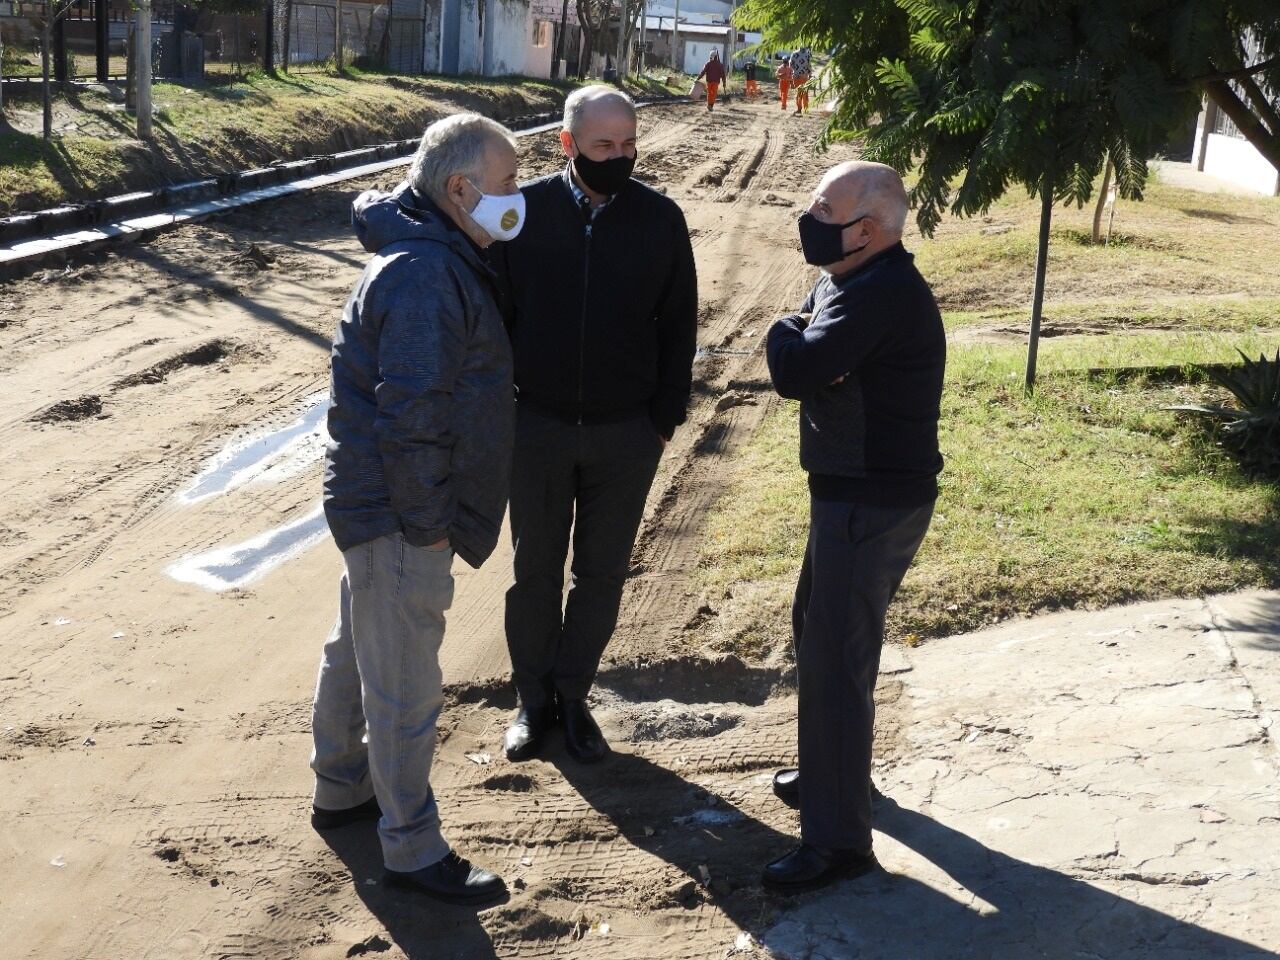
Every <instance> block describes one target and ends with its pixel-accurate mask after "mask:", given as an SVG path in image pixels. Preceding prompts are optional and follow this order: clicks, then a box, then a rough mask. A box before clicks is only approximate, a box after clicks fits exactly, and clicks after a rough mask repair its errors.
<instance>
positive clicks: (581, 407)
mask: <svg viewBox="0 0 1280 960" xmlns="http://www.w3.org/2000/svg"><path fill="white" fill-rule="evenodd" d="M521 189H522V191H523V193H524V195H525V201H526V204H527V208H528V212H527V222H526V223H525V226H524V229H523V230H521V231H520V235H519V236H518V237H516V238H515V239H514V240H512V241H511V242H510V243H503V244H498V245H497V246H498V247H499V248H500V249H499V251H498V257H497V267H498V270H499V274H500V276H501V277H502V280H503V281H504V286H505V291H504V292H505V295H504V301H505V303H504V312H505V315H506V321H507V327H508V330H509V331H510V334H511V345H512V349H513V351H514V353H515V381H516V390H517V393H518V397H519V402H520V403H521V404H524V405H526V406H529V407H534V408H536V409H538V410H540V411H542V412H543V413H546V414H549V415H551V416H553V417H556V418H557V419H561V420H565V421H567V422H570V423H609V422H615V421H621V420H627V419H630V418H632V417H644V416H648V417H649V419H650V420H652V422H653V425H654V428H655V429H656V430H657V431H658V432H659V433H661V434H662V435H663V436H664V437H667V438H668V439H670V437H671V435H672V433H673V432H674V431H675V429H676V427H677V426H679V425H680V424H682V423H684V419H685V412H686V408H687V407H688V405H689V394H690V390H691V386H692V369H693V355H694V349H695V347H696V345H697V335H698V283H697V277H696V275H695V271H694V262H693V249H692V247H691V246H690V243H689V228H688V227H687V226H685V221H684V214H683V213H681V212H680V208H679V207H678V206H676V204H675V201H673V200H671V199H669V198H667V197H665V196H663V195H662V194H660V193H658V192H657V191H655V190H653V189H651V188H650V187H647V186H645V185H644V184H643V183H640V182H639V181H638V180H631V181H629V182H628V183H627V184H626V186H624V187H623V188H622V189H621V190H620V191H619V192H618V193H617V194H616V195H614V197H613V199H612V200H610V201H609V203H608V205H607V206H605V207H604V208H603V209H601V210H600V211H599V213H598V214H597V215H596V216H595V218H594V219H590V218H589V217H588V216H587V215H586V214H585V213H584V211H583V209H582V208H581V207H579V205H578V203H577V202H576V201H575V200H574V197H573V192H572V190H571V189H570V187H569V184H568V181H567V179H566V176H565V174H564V173H563V172H561V173H554V174H551V175H550V176H546V177H542V178H541V179H538V180H534V181H533V182H532V183H528V184H526V185H525V186H524V187H522V188H521Z"/></svg>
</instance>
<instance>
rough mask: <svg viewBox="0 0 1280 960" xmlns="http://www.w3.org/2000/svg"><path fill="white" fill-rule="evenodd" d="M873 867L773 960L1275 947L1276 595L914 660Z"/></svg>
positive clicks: (1279, 697)
mask: <svg viewBox="0 0 1280 960" xmlns="http://www.w3.org/2000/svg"><path fill="white" fill-rule="evenodd" d="M884 670H885V672H888V673H890V674H892V675H893V676H894V679H898V680H902V681H903V682H904V683H905V684H906V694H905V697H904V701H903V702H904V711H903V715H902V721H903V724H904V740H903V750H902V752H901V754H900V755H898V756H895V757H894V758H893V759H892V760H891V761H886V762H882V763H878V767H879V769H878V770H877V772H876V780H877V783H878V785H879V786H880V787H881V789H882V790H883V792H884V793H885V794H886V795H887V797H888V798H889V799H888V800H887V801H886V802H884V803H883V804H881V805H880V806H879V808H878V809H877V813H876V828H877V831H878V833H877V837H876V849H877V853H878V855H879V857H880V860H881V862H882V863H883V864H884V867H885V872H884V873H881V874H878V875H874V876H871V877H866V878H862V879H859V880H853V881H848V882H846V883H843V884H840V885H839V886H837V887H835V888H833V889H831V890H829V891H826V892H824V893H821V894H816V895H813V896H810V897H808V898H806V899H803V900H797V901H794V903H793V904H792V905H791V906H789V908H788V909H786V910H784V911H783V913H782V914H781V915H780V917H779V919H778V922H777V923H775V924H774V925H773V926H772V927H771V928H770V929H769V930H768V931H767V932H766V933H765V935H764V937H763V938H762V940H763V948H764V952H766V953H768V954H770V955H772V956H774V957H777V958H780V960H853V958H858V960H864V958H866V960H871V958H877V960H880V958H882V960H890V958H892V960H907V958H910V960H934V958H936V960H943V958H946V960H961V958H1002V960H1006V958H1023V957H1028V958H1029V957H1045V958H1063V960H1066V958H1071V960H1077V958H1106V960H1112V958H1117V960H1136V958H1139V957H1142V958H1148V957H1159V958H1160V960H1183V958H1185V960H1192V958H1195V960H1205V958H1210V957H1212V958H1215V960H1244V958H1262V957H1277V956H1280V954H1278V953H1276V951H1277V950H1278V949H1280V910H1278V909H1277V907H1276V904H1277V902H1280V900H1278V897H1280V895H1278V894H1277V891H1280V782H1278V781H1277V776H1276V774H1277V769H1278V768H1280V749H1278V748H1277V739H1276V733H1277V732H1276V730H1275V726H1274V721H1275V719H1276V717H1277V715H1278V714H1280V593H1276V592H1253V593H1241V594H1234V595H1230V596H1223V597H1214V598H1210V599H1207V600H1177V601H1162V602H1157V603H1146V604H1139V605H1134V606H1127V607H1117V608H1112V609H1108V610H1103V611H1097V612H1069V613H1060V614H1054V615H1051V616H1047V617H1041V618H1037V619H1034V620H1025V621H1021V622H1016V623H1011V624H1007V625H1004V626H1000V627H996V628H993V629H990V630H986V631H983V632H980V633H975V634H970V635H967V636H962V637H954V638H951V639H947V640H943V641H937V642H934V643H931V644H928V645H926V646H924V647H919V648H916V649H912V650H902V649H901V648H894V649H887V650H886V657H885V663H884Z"/></svg>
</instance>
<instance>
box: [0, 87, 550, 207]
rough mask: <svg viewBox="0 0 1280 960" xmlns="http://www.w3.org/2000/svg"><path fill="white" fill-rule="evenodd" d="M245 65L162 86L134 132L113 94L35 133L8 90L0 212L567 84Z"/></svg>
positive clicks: (394, 133)
mask: <svg viewBox="0 0 1280 960" xmlns="http://www.w3.org/2000/svg"><path fill="white" fill-rule="evenodd" d="M299 81H300V82H293V81H292V79H291V78H289V77H281V78H267V77H260V76H253V77H250V78H248V79H246V80H243V81H237V82H236V83H233V84H224V85H221V86H219V85H210V86H209V87H207V88H190V89H189V88H182V87H172V88H170V85H165V87H164V88H162V89H161V90H160V92H159V93H158V94H157V96H158V100H157V106H156V117H155V136H154V138H153V139H152V140H150V141H141V140H138V139H135V138H134V137H133V135H132V134H133V131H132V121H131V119H130V118H128V117H126V116H125V115H124V113H123V112H122V104H121V103H120V102H119V101H120V99H121V97H122V93H121V91H120V90H118V89H116V88H114V87H113V88H109V89H108V90H107V91H106V92H101V91H96V92H95V91H93V90H86V91H79V92H77V94H76V95H75V97H74V99H69V100H66V101H63V100H62V99H56V100H55V104H54V107H55V110H54V119H55V124H54V126H55V137H54V139H53V140H52V141H45V140H43V139H41V138H40V127H41V106H40V100H39V98H38V97H35V96H32V95H23V96H20V97H8V98H7V100H8V102H7V103H6V105H5V107H6V109H5V121H6V124H7V127H6V126H5V125H0V216H8V215H10V214H13V213H19V212H25V211H33V210H40V209H44V208H48V207H52V206H57V205H58V204H61V203H67V202H84V201H88V200H93V199H97V198H100V197H104V196H110V195H113V194H120V193H127V192H130V191H134V190H149V189H155V188H157V187H160V186H164V185H166V184H172V183H179V182H183V181H187V180H195V179H202V178H206V177H215V176H218V175H221V174H225V173H229V172H233V171H237V170H245V169H251V168H253V167H259V166H265V165H267V164H270V163H272V162H274V161H278V160H297V159H302V158H305V157H309V156H316V155H320V154H327V153H333V152H337V151H341V150H351V149H355V148H357V147H363V146H368V145H371V144H377V143H383V142H386V141H389V140H400V139H408V138H412V137H416V136H418V135H420V134H421V133H422V130H423V128H424V127H426V126H427V125H428V124H430V123H431V122H432V121H434V120H437V119H439V118H441V117H443V116H447V115H448V114H451V113H456V112H459V111H474V112H476V113H481V114H483V115H485V116H489V117H493V118H494V119H496V120H500V121H510V120H513V119H515V118H518V117H527V116H531V115H537V114H545V113H549V112H556V111H558V110H559V109H560V108H561V107H562V106H563V103H564V98H565V96H567V94H568V93H569V92H570V91H571V90H572V89H573V85H572V84H570V83H551V82H548V81H533V80H529V81H514V82H507V81H486V80H478V81H475V82H469V83H466V84H463V83H457V82H452V81H449V80H446V79H442V78H434V77H395V76H392V77H383V76H359V77H355V76H344V77H336V76H331V75H325V76H323V77H311V76H310V75H308V76H305V77H300V78H299Z"/></svg>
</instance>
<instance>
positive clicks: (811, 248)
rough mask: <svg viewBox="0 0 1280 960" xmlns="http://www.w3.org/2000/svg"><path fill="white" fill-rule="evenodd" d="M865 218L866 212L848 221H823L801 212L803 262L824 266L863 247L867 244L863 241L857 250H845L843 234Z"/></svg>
mask: <svg viewBox="0 0 1280 960" xmlns="http://www.w3.org/2000/svg"><path fill="white" fill-rule="evenodd" d="M865 219H866V214H863V215H862V216H861V217H855V218H854V219H852V220H850V221H849V222H848V223H823V222H822V221H821V220H819V219H818V218H817V217H815V216H814V215H813V214H812V213H805V214H803V215H802V216H801V217H800V220H799V221H798V226H799V227H800V249H801V250H803V251H804V259H805V262H806V263H811V264H813V265H814V266H815V267H825V266H827V265H828V264H832V263H839V262H840V261H841V260H843V259H844V258H845V257H848V256H851V255H853V254H855V253H857V252H858V250H861V249H863V247H865V246H866V245H867V244H865V243H864V244H863V245H862V246H861V247H859V248H858V250H846V249H845V248H844V239H843V235H844V231H845V230H847V229H849V227H852V226H853V225H854V224H855V223H857V222H858V221H859V220H865ZM868 242H870V241H868Z"/></svg>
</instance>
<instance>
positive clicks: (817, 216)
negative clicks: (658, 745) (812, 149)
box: [763, 161, 946, 892]
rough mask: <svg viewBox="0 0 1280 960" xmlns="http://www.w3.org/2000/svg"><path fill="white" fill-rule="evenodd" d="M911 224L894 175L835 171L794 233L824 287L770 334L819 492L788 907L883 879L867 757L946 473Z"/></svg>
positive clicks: (805, 602)
mask: <svg viewBox="0 0 1280 960" xmlns="http://www.w3.org/2000/svg"><path fill="white" fill-rule="evenodd" d="M906 217H907V193H906V190H905V189H904V187H903V185H902V179H901V177H899V176H898V174H897V173H895V172H894V171H893V170H892V169H891V168H889V167H886V166H883V165H881V164H875V163H865V162H861V161H853V162H850V163H843V164H840V165H839V166H837V167H835V168H833V169H832V170H830V171H828V173H827V175H826V176H825V177H823V178H822V181H821V183H819V184H818V188H817V190H816V191H815V194H814V199H813V203H812V204H811V205H810V207H809V210H808V212H807V213H806V214H805V215H804V216H803V217H801V219H800V224H799V226H800V243H801V246H802V247H803V249H804V256H805V260H807V261H808V262H809V263H811V264H814V265H815V266H818V267H821V268H822V276H821V278H820V279H819V280H818V282H817V283H816V284H815V285H814V288H813V291H812V292H811V293H810V294H809V298H808V300H807V301H806V302H805V304H804V306H802V307H801V308H800V312H799V313H798V314H793V315H792V316H789V317H784V318H782V319H781V320H779V321H778V322H777V323H776V324H774V326H773V328H772V329H771V330H770V331H769V337H768V359H769V372H770V374H771V375H772V377H773V383H774V387H775V388H776V389H777V391H778V393H779V394H781V395H782V396H784V397H790V398H792V399H796V400H799V401H800V402H801V403H800V464H801V466H802V467H804V469H805V470H807V471H808V473H809V492H810V524H809V542H808V545H807V547H806V549H805V555H804V564H803V567H802V569H801V571H800V580H799V583H798V584H797V586H796V596H795V604H794V606H793V608H792V629H793V638H794V643H795V650H796V665H797V672H798V674H799V687H800V690H799V700H800V707H799V757H800V766H799V770H783V771H780V772H779V773H778V774H777V775H776V776H775V777H774V790H775V791H776V792H777V793H778V795H779V796H780V797H782V798H783V799H784V800H787V801H789V802H792V803H795V802H796V801H798V802H799V805H800V839H801V843H800V846H798V847H797V848H796V849H794V850H793V851H791V852H790V853H788V854H787V855H786V856H783V857H781V858H780V859H778V860H775V861H774V862H773V863H771V864H769V865H768V866H767V867H765V870H764V878H763V879H764V883H765V885H766V886H768V887H771V888H773V889H776V890H781V891H784V892H790V891H800V890H809V889H814V888H815V887H820V886H823V885H825V884H827V883H830V882H832V881H833V880H836V879H839V878H840V877H846V876H854V875H856V874H859V873H865V872H867V871H868V870H871V869H873V868H874V867H875V865H876V859H875V855H874V853H873V852H872V850H871V791H872V786H871V745H872V726H873V724H874V721H875V700H874V696H875V685H876V674H877V672H878V671H879V668H880V648H881V645H882V643H883V641H884V621H885V612H886V610H887V609H888V606H889V602H890V601H891V600H892V599H893V595H894V594H895V593H896V592H897V589H898V585H899V584H900V583H901V582H902V578H903V576H904V574H906V572H907V568H908V567H909V566H910V565H911V561H912V559H913V558H914V557H915V554H916V550H917V549H918V548H919V546H920V542H921V541H922V540H923V539H924V535H925V531H926V530H927V529H928V527H929V520H930V518H931V517H932V515H933V504H934V500H935V499H936V498H937V495H938V483H937V476H938V473H939V471H940V470H941V469H942V457H941V455H940V454H939V452H938V413H939V404H940V402H941V397H942V375H943V368H944V365H945V363H946V338H945V336H944V334H943V329H942V318H941V316H940V315H939V313H938V306H937V303H936V302H935V301H934V298H933V293H932V292H931V291H930V289H929V285H928V284H927V283H926V282H925V280H924V278H923V277H921V276H920V273H919V271H917V270H916V267H915V264H914V262H913V257H912V255H911V254H910V253H908V252H907V251H906V250H905V249H904V248H903V246H902V231H903V226H904V224H905V222H906ZM801 774H803V785H802V784H801Z"/></svg>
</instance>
